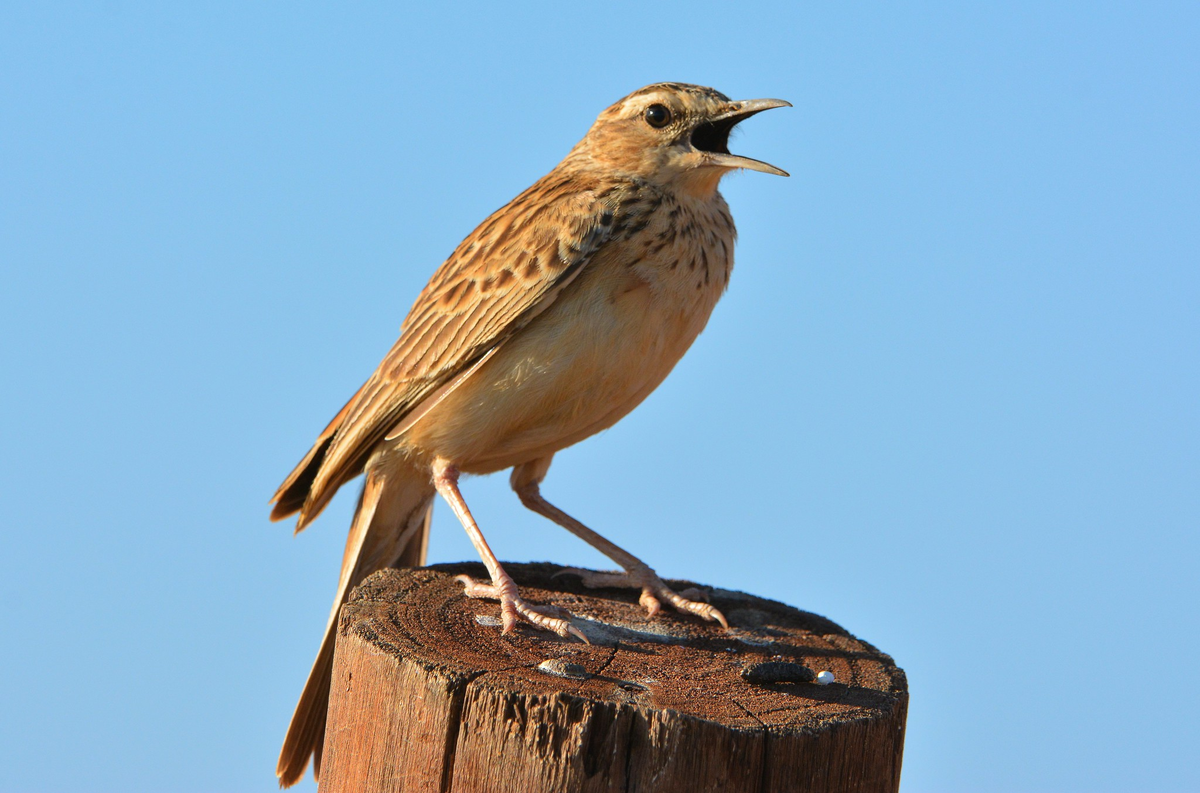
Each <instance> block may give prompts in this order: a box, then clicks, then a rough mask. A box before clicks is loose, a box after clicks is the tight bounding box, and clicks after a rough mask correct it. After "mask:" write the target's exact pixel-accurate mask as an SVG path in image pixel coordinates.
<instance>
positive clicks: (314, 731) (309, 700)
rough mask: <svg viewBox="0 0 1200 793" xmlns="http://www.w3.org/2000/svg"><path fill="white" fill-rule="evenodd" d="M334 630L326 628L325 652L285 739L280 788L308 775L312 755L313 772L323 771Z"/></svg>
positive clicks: (277, 769) (279, 768) (316, 663)
mask: <svg viewBox="0 0 1200 793" xmlns="http://www.w3.org/2000/svg"><path fill="white" fill-rule="evenodd" d="M333 637H334V634H333V631H326V632H325V638H324V639H323V640H322V641H321V651H320V652H319V653H317V660H316V661H314V662H313V666H312V671H311V672H309V673H308V682H307V683H305V684H304V693H303V694H301V695H300V701H299V702H298V703H297V704H296V713H295V715H293V716H292V723H291V724H290V725H288V731H287V737H286V738H284V739H283V751H282V752H280V754H279V764H278V765H277V766H276V767H275V775H276V776H278V777H279V786H280V787H291V786H292V785H294V784H296V783H297V782H299V781H300V780H301V779H303V778H304V769H305V768H307V767H308V758H309V756H310V755H312V756H313V757H314V763H313V773H314V774H319V773H320V770H321V745H322V744H323V743H324V740H325V715H326V712H327V710H328V708H327V705H328V703H329V677H330V673H331V672H332V670H333Z"/></svg>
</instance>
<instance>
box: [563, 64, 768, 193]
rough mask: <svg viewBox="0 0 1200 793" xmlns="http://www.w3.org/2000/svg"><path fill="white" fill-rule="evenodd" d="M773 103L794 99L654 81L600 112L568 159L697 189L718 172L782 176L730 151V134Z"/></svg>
mask: <svg viewBox="0 0 1200 793" xmlns="http://www.w3.org/2000/svg"><path fill="white" fill-rule="evenodd" d="M775 107H791V103H789V102H785V101H783V100H782V99H748V100H742V101H739V102H735V101H733V100H731V99H730V98H729V97H727V96H725V95H724V94H722V93H720V92H719V91H714V90H713V89H711V88H705V87H704V86H699V85H688V84H686V83H656V84H654V85H648V86H646V87H645V88H642V89H640V90H637V91H634V92H633V93H632V94H630V95H629V96H627V97H625V98H624V99H622V100H621V101H619V102H617V103H616V104H614V105H612V106H611V107H609V108H608V109H606V110H605V111H604V112H603V113H601V114H600V116H599V118H597V119H596V123H595V124H593V125H592V128H591V129H590V130H589V131H588V134H587V135H586V136H585V137H584V139H583V140H582V141H580V142H579V144H578V145H577V146H576V147H575V149H574V150H573V151H572V157H573V158H583V159H585V160H586V161H588V162H589V163H591V164H593V165H595V166H599V167H601V168H604V169H607V170H611V171H616V172H620V173H626V174H629V175H632V176H638V177H641V178H644V179H647V180H649V181H652V182H655V183H659V184H664V185H672V186H675V187H679V188H683V189H685V190H688V191H689V192H693V193H696V194H699V195H705V194H711V193H712V192H713V191H715V190H716V188H717V183H718V182H719V181H720V180H721V177H722V176H724V175H725V174H727V173H729V172H730V171H732V170H735V169H738V168H746V169H749V170H753V171H762V172H764V173H773V174H777V175H779V176H787V175H788V174H787V172H786V171H784V170H782V169H780V168H776V167H775V166H774V165H768V164H767V163H765V162H762V161H760V160H754V159H751V158H749V157H741V156H739V155H736V154H730V153H729V133H730V132H731V131H732V130H733V128H734V127H735V126H736V125H737V124H738V122H740V121H744V120H745V119H747V118H749V117H750V116H753V115H754V114H755V113H760V112H762V111H763V110H770V109H771V108H775Z"/></svg>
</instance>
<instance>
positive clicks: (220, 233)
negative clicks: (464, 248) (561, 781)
mask: <svg viewBox="0 0 1200 793" xmlns="http://www.w3.org/2000/svg"><path fill="white" fill-rule="evenodd" d="M22 5H23V6H24V7H21V6H19V5H18V4H17V3H5V4H4V5H3V7H0V267H2V281H0V337H2V338H3V344H2V346H0V379H2V382H3V389H2V390H0V395H2V396H0V399H2V400H3V401H2V403H0V408H2V410H0V432H2V436H3V449H4V453H3V454H2V455H0V481H3V486H2V487H0V499H2V500H3V526H4V528H3V530H2V534H0V536H2V537H3V546H2V549H3V550H2V553H0V597H2V598H3V602H4V607H3V608H2V609H0V632H2V635H3V637H4V639H3V644H2V646H3V650H2V652H0V714H3V717H2V718H0V757H2V762H0V789H3V790H4V791H14V792H16V793H20V792H23V791H197V792H199V791H218V790H219V791H266V790H271V789H273V788H274V775H273V770H274V764H275V758H276V753H277V751H278V748H279V744H280V741H281V739H282V737H283V733H284V729H285V727H286V725H287V721H288V718H289V716H290V714H291V711H292V707H293V705H294V703H295V700H296V697H297V696H298V694H299V692H300V688H301V684H302V683H303V680H304V677H305V675H306V673H307V671H308V668H309V664H310V663H311V661H312V657H313V655H314V654H315V652H316V649H317V644H318V640H319V638H320V634H321V630H322V628H323V625H324V622H325V617H326V613H327V609H328V606H329V599H330V597H331V595H332V593H333V589H334V584H335V578H336V574H337V569H338V564H339V559H340V555H341V546H342V543H343V541H344V538H345V532H346V528H347V525H348V521H349V515H350V511H351V508H352V506H353V500H354V494H355V491H356V489H357V487H356V486H355V487H349V488H347V492H345V493H344V494H342V495H341V496H339V498H338V500H337V501H336V502H335V504H334V505H333V507H332V508H331V509H330V510H329V511H328V512H327V513H326V515H325V516H323V517H322V518H321V520H320V521H318V522H317V524H316V525H314V526H313V527H312V528H311V529H310V530H309V531H307V532H305V533H304V534H303V535H301V536H300V537H299V538H293V537H292V536H291V527H290V525H287V524H271V523H269V522H268V521H267V498H268V497H269V496H270V495H271V493H272V492H273V490H274V489H275V487H276V485H277V484H278V483H279V481H280V480H281V479H282V477H283V476H284V475H285V474H286V473H287V472H288V471H289V470H290V469H291V467H292V465H293V464H294V463H295V462H296V461H297V460H298V459H299V457H300V456H301V455H302V454H303V453H304V452H305V450H306V449H307V448H308V446H309V444H310V442H311V441H312V439H313V438H314V437H315V435H316V433H317V432H318V431H319V430H320V429H321V428H322V427H323V426H324V424H325V422H326V421H327V420H328V419H329V418H330V416H332V415H333V413H334V412H336V410H337V409H338V408H339V407H340V406H341V405H342V403H343V401H344V400H345V399H346V398H347V397H349V395H350V394H351V393H353V392H354V390H355V389H356V388H357V387H358V386H359V384H360V383H361V382H362V380H363V379H365V377H366V376H367V375H368V374H369V373H370V371H371V370H372V369H373V368H374V366H375V365H376V363H377V362H378V360H379V359H380V357H382V355H383V354H384V352H386V350H387V349H388V347H389V346H390V345H391V343H392V341H393V340H394V338H395V335H396V332H397V329H398V328H399V324H400V321H401V319H402V318H403V316H404V314H405V313H406V311H407V309H408V307H409V305H410V303H411V301H412V300H413V298H414V297H415V295H416V293H417V291H418V290H419V289H420V288H421V286H422V285H423V284H424V283H425V280H426V279H427V278H428V276H429V274H430V273H431V272H432V271H433V269H434V268H435V267H436V266H437V264H438V263H440V262H441V260H442V259H443V258H444V257H445V256H446V255H447V254H448V253H449V252H450V251H451V250H452V249H453V248H454V246H455V245H456V244H457V243H458V241H459V240H460V239H461V238H462V237H463V236H465V235H466V234H467V233H468V232H469V231H470V230H471V229H472V228H473V227H474V226H475V225H476V224H477V223H478V222H479V221H480V220H482V219H483V218H484V217H485V216H486V215H487V214H488V213H489V212H491V211H492V210H494V209H496V208H497V207H499V206H501V205H502V204H504V203H505V202H506V201H507V200H508V199H509V198H511V197H512V196H514V195H515V194H516V193H517V192H519V191H520V190H521V189H523V188H524V187H526V186H527V185H528V184H530V183H531V182H532V181H533V180H535V179H536V178H537V177H539V176H540V175H542V174H543V173H545V172H546V171H547V170H549V169H550V168H551V167H553V166H554V165H555V163H556V162H557V161H558V160H559V159H560V158H561V157H562V156H563V155H564V154H565V153H566V151H567V150H568V149H569V148H570V147H571V146H572V145H573V144H574V143H575V142H576V140H578V139H579V138H580V137H581V136H582V135H583V133H584V132H585V131H586V130H587V128H588V126H589V125H590V123H591V122H592V120H593V119H594V118H595V116H596V114H597V113H598V112H599V111H600V110H601V109H603V108H604V107H605V106H607V105H608V104H609V103H611V102H613V101H615V100H617V99H618V98H620V97H621V96H623V95H625V94H626V93H628V92H630V91H632V90H634V89H636V88H638V87H640V86H642V85H644V84H647V83H651V82H656V81H660V80H679V81H686V82H695V83H702V84H708V85H712V86H715V87H717V88H718V89H719V90H721V91H723V92H725V93H727V94H730V95H731V96H734V97H736V98H751V97H760V96H766V97H782V98H785V99H788V100H790V101H792V102H793V103H794V104H795V109H793V110H779V111H773V112H771V113H769V114H766V115H764V116H760V117H758V118H755V119H754V120H753V121H751V122H749V123H747V124H746V125H744V127H745V128H744V129H743V130H742V131H741V133H740V134H739V136H738V137H737V138H736V140H735V141H734V144H733V149H734V151H737V152H741V153H744V154H748V155H750V156H754V157H759V158H762V159H765V160H767V161H769V162H772V163H776V164H778V165H780V166H782V167H784V168H786V169H788V170H790V171H791V172H792V174H793V176H792V178H791V179H780V178H776V177H771V176H767V175H763V174H756V173H748V174H739V175H735V176H733V177H731V178H729V179H727V180H726V183H725V186H724V193H725V195H726V197H727V199H728V201H729V204H730V205H731V207H732V208H733V213H734V216H735V218H736V220H737V223H738V227H739V229H740V233H741V237H740V243H739V245H738V250H737V262H738V265H737V269H736V270H735V272H734V277H733V280H732V285H731V288H730V291H729V293H728V295H727V296H726V297H725V299H724V300H723V302H722V303H721V304H720V305H719V306H718V307H717V310H716V313H715V315H714V316H713V319H712V322H711V323H710V325H709V327H708V330H707V331H706V332H705V333H704V334H703V335H702V336H701V337H700V339H699V341H698V342H697V344H696V345H695V347H694V348H693V350H692V351H691V352H690V353H689V354H688V356H687V357H686V358H685V359H684V360H683V362H682V363H681V364H680V366H679V367H678V368H677V369H676V371H675V373H674V374H672V375H671V377H670V378H669V379H668V380H667V382H666V383H665V384H664V385H663V386H662V387H661V388H659V389H658V391H657V392H655V393H654V394H653V395H652V396H651V397H650V398H649V399H648V400H647V401H646V403H645V404H644V405H643V406H642V407H640V408H639V409H638V410H636V411H635V412H634V413H633V414H632V415H631V416H629V417H628V418H627V419H625V420H624V421H623V422H621V423H620V424H618V425H617V426H616V427H615V428H614V429H612V430H610V431H609V432H607V433H605V434H603V435H601V436H599V437H596V438H593V439H591V440H589V441H587V442H585V443H583V444H581V445H579V446H577V447H575V448H573V449H570V450H568V451H566V452H564V453H562V454H560V455H559V456H558V457H557V458H556V461H555V465H554V468H553V470H552V471H551V474H550V477H549V479H548V480H547V483H546V487H545V491H546V493H547V494H548V495H549V496H550V497H551V498H552V499H553V500H554V501H556V502H557V503H561V504H562V505H563V506H564V507H566V508H567V509H568V510H569V511H571V512H573V513H574V514H576V515H578V516H579V517H580V518H581V519H583V520H585V521H586V522H588V523H589V524H591V525H593V526H594V527H596V528H597V529H599V530H601V531H603V532H604V533H606V534H608V536H610V537H611V538H613V539H614V540H616V541H617V542H619V543H620V544H623V545H625V546H627V547H629V548H630V549H631V550H633V551H635V552H636V553H638V554H639V555H640V556H642V557H643V558H644V559H646V560H647V561H649V562H650V563H652V564H654V565H655V566H657V568H658V569H659V571H660V572H661V573H662V574H663V575H665V576H678V577H688V578H692V579H695V580H698V581H702V582H705V583H709V584H713V585H719V586H724V587H730V588H734V589H743V590H748V591H751V592H755V593H757V594H760V595H764V596H767V597H772V598H776V599H779V600H783V601H786V602H788V603H791V604H794V605H797V606H799V607H801V608H805V609H808V610H811V611H816V612H818V613H821V614H824V615H827V616H829V617H830V618H832V619H834V620H835V621H837V622H839V623H841V624H843V625H844V626H846V627H847V628H848V629H849V630H850V631H852V632H853V633H855V634H857V635H858V636H861V637H862V638H865V639H867V640H868V641H871V642H872V643H874V644H876V645H877V646H879V647H880V648H882V649H883V650H885V651H887V652H889V653H891V654H893V655H894V657H895V658H896V660H897V662H898V663H899V664H900V665H901V666H903V667H904V668H905V669H906V670H907V672H908V677H909V683H910V686H911V692H912V704H911V709H910V714H909V721H908V741H907V747H906V752H905V762H904V778H903V789H904V790H906V791H912V792H913V793H917V792H918V791H1014V790H1021V791H1147V790H1155V791H1184V790H1196V789H1200V763H1198V762H1197V761H1196V751H1197V746H1200V726H1198V725H1200V722H1198V721H1197V719H1196V713H1197V708H1198V707H1200V674H1197V671H1196V657H1197V652H1198V650H1200V642H1198V640H1197V631H1198V629H1200V618H1198V616H1197V611H1198V607H1200V574H1198V573H1197V562H1198V557H1200V531H1198V530H1200V410H1198V406H1200V267H1198V264H1200V146H1198V141H1200V6H1198V5H1197V4H1195V3H1157V2H1138V3H1134V2H1129V3H1094V2H1087V3H1084V2H1079V3H1065V2H1064V3H1045V2H1012V3H995V4H980V3H961V4H952V3H946V4H939V3H918V4H904V7H903V8H901V7H900V4H894V3H878V4H870V5H858V6H855V7H853V8H851V7H849V6H845V5H841V6H839V7H838V8H837V9H836V10H827V9H824V8H819V7H816V6H814V5H807V4H798V3H782V2H779V3H772V2H746V3H742V4H740V5H739V6H738V7H737V8H736V9H734V7H733V6H732V5H726V4H710V3H705V2H688V3H673V4H655V5H646V4H643V3H620V2H606V3H603V4H566V3H554V4H543V5H532V4H531V5H526V6H522V7H519V8H513V7H512V4H489V5H483V4H480V5H474V6H466V5H459V6H456V8H455V10H453V11H451V10H440V9H436V8H434V7H432V6H431V5H429V4H422V5H419V6H417V5H410V6H407V7H405V6H403V4H400V3H375V4H353V6H352V7H351V6H346V5H340V6H337V7H328V6H314V5H310V4H300V3H281V2H269V3H227V4H218V3H199V4H184V3H174V4H155V5H141V4H136V3H128V2H119V1H118V0H112V1H111V2H106V3H73V4H53V3H28V4H22ZM505 480H506V477H504V476H495V477H491V478H489V479H477V480H471V481H468V482H467V483H466V489H465V492H466V495H467V497H468V499H469V500H470V501H471V503H472V505H473V506H474V507H475V509H476V511H477V513H478V515H479V517H480V519H481V522H482V525H483V527H484V530H485V532H486V533H487V535H488V537H489V538H490V539H491V541H492V544H493V546H494V547H495V548H496V549H497V551H498V553H499V555H500V556H501V558H504V559H512V560H536V559H550V560H554V561H558V562H563V563H573V564H581V565H589V566H600V567H606V566H608V565H607V563H606V561H605V560H604V559H603V558H602V557H600V556H599V555H598V554H596V553H594V552H592V551H591V550H590V549H588V548H587V547H585V546H584V545H583V544H582V543H580V542H579V541H577V540H575V539H574V538H572V537H571V536H570V535H568V534H567V533H566V532H565V531H562V530H560V529H558V528H556V527H554V526H553V525H551V524H550V523H549V522H547V521H544V520H542V519H541V518H539V517H537V516H535V515H533V514H532V513H528V512H526V511H525V510H523V509H522V508H521V507H520V506H519V505H518V503H517V501H516V499H515V498H514V497H513V496H512V495H511V494H510V493H509V491H508V489H507V484H506V481H505ZM430 556H431V561H435V562H437V561H451V560H459V559H471V558H475V554H474V551H473V549H472V548H471V546H470V544H469V543H468V542H467V540H466V537H465V536H464V534H463V532H462V530H461V529H460V528H459V527H458V526H457V524H456V523H455V522H454V521H453V518H452V516H451V515H450V514H449V510H448V509H446V508H445V507H444V505H440V506H439V509H438V512H437V519H436V522H435V528H434V535H433V540H432V544H431V548H430ZM305 784H306V786H305V787H304V788H302V789H303V790H311V789H312V787H311V782H307V783H305Z"/></svg>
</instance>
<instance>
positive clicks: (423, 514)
mask: <svg viewBox="0 0 1200 793" xmlns="http://www.w3.org/2000/svg"><path fill="white" fill-rule="evenodd" d="M433 496H434V489H433V484H432V482H431V481H430V478H429V474H428V472H427V471H425V470H422V469H420V468H419V467H417V466H413V465H411V464H409V463H407V462H406V461H402V460H396V459H395V458H392V459H390V460H389V459H386V458H385V459H384V460H383V461H382V462H379V463H378V464H375V463H373V464H372V466H371V467H368V470H367V478H366V482H365V483H364V484H363V491H362V495H361V496H359V500H358V510H357V511H356V512H355V515H354V522H353V523H352V524H351V526H350V535H349V536H348V537H347V538H346V551H345V555H344V556H343V557H342V572H341V576H340V577H339V580H338V589H337V595H336V596H335V597H334V601H333V608H332V609H331V611H330V613H329V621H328V622H327V623H326V626H325V636H324V638H323V639H322V640H321V650H320V652H318V653H317V659H316V661H314V662H313V666H312V670H311V671H310V672H309V674H308V681H307V682H306V683H305V684H304V692H303V693H302V694H301V695H300V701H299V702H298V703H297V704H296V711H295V713H294V714H293V715H292V723H291V724H290V725H289V726H288V731H287V737H285V738H284V741H283V749H282V750H281V751H280V753H279V764H278V765H277V766H276V769H275V773H276V775H277V776H278V777H279V785H280V787H290V786H291V785H294V784H296V782H298V781H300V779H301V778H302V777H303V776H304V769H305V767H306V766H307V765H308V758H309V757H312V758H313V760H314V762H313V766H314V768H313V770H314V776H316V775H319V773H320V766H321V749H322V746H323V744H324V741H325V718H326V712H327V710H328V707H329V686H330V675H331V673H332V670H333V648H334V638H335V633H334V632H335V631H336V630H337V617H338V612H339V611H340V610H341V607H342V604H343V603H344V602H345V601H346V596H347V595H348V594H349V592H350V590H351V589H353V588H354V587H355V586H356V585H357V584H358V583H359V582H361V581H362V580H363V579H364V578H366V577H367V576H369V575H370V574H371V573H373V572H375V571H376V570H380V569H382V568H384V567H395V566H401V567H415V566H418V565H421V564H424V563H425V549H426V547H427V545H428V541H429V524H430V519H431V517H432V514H433Z"/></svg>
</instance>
